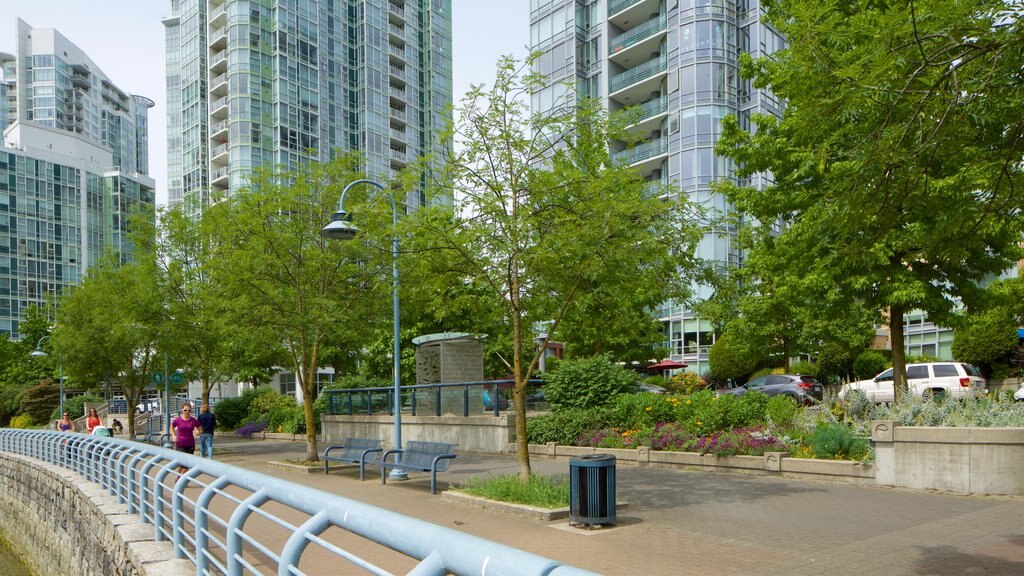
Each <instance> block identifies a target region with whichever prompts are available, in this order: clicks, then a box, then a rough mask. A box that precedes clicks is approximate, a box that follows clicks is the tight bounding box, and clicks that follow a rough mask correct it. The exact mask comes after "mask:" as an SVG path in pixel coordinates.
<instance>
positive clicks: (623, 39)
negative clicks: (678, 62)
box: [608, 14, 668, 58]
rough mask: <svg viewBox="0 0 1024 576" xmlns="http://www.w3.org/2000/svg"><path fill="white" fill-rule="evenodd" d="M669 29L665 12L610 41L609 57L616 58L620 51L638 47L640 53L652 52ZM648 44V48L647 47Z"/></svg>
mask: <svg viewBox="0 0 1024 576" xmlns="http://www.w3.org/2000/svg"><path fill="white" fill-rule="evenodd" d="M667 30H668V18H666V17H665V15H664V14H662V15H661V16H658V17H657V18H653V19H651V20H648V21H647V22H645V23H643V24H641V25H639V26H637V27H636V28H633V29H632V30H629V31H627V32H625V33H623V34H619V35H618V36H616V37H615V38H612V40H611V42H609V43H608V57H609V58H614V57H615V56H616V55H618V54H619V53H620V52H623V53H624V52H625V51H627V50H628V49H630V48H633V47H636V48H637V52H639V53H650V52H651V51H652V50H657V49H658V47H659V46H660V45H661V39H662V38H663V37H664V36H665V34H666V32H667ZM645 46H646V48H645Z"/></svg>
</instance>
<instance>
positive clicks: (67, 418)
mask: <svg viewBox="0 0 1024 576" xmlns="http://www.w3.org/2000/svg"><path fill="white" fill-rule="evenodd" d="M57 430H60V431H61V432H74V431H75V421H74V420H72V419H71V415H70V414H68V413H67V412H65V413H64V416H63V417H62V418H61V419H60V420H57Z"/></svg>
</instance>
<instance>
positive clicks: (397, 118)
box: [391, 106, 406, 126]
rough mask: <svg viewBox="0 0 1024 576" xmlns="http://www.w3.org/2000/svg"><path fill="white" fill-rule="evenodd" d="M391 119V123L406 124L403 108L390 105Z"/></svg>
mask: <svg viewBox="0 0 1024 576" xmlns="http://www.w3.org/2000/svg"><path fill="white" fill-rule="evenodd" d="M391 120H392V121H394V122H392V123H393V124H399V125H401V126H405V125H406V116H405V109H404V108H396V107H394V106H391Z"/></svg>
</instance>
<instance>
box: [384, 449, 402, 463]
mask: <svg viewBox="0 0 1024 576" xmlns="http://www.w3.org/2000/svg"><path fill="white" fill-rule="evenodd" d="M404 453H405V450H403V449H401V448H392V449H391V450H387V451H385V452H384V454H382V455H381V457H380V465H381V467H384V466H394V465H395V464H396V463H395V462H390V463H389V462H388V454H404Z"/></svg>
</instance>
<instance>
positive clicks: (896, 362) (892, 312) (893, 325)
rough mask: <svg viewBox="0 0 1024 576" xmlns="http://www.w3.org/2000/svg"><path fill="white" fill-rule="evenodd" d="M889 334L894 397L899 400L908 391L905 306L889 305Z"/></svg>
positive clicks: (894, 399)
mask: <svg viewBox="0 0 1024 576" xmlns="http://www.w3.org/2000/svg"><path fill="white" fill-rule="evenodd" d="M889 336H890V339H891V340H892V398H893V401H896V402H898V401H899V399H900V398H901V397H902V396H903V395H904V394H906V393H907V392H908V387H907V353H906V348H905V347H904V345H903V340H904V338H903V307H902V306H896V305H892V306H889Z"/></svg>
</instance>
